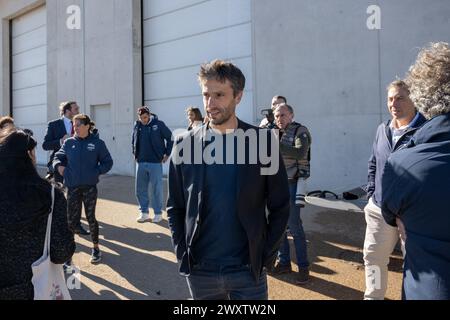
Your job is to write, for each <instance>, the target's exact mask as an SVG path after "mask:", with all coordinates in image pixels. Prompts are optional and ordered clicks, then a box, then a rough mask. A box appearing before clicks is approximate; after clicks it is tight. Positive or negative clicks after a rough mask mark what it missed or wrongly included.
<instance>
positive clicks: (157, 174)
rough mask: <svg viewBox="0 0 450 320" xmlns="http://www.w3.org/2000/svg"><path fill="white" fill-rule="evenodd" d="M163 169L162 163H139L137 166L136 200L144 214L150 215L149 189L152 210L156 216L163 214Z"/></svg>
mask: <svg viewBox="0 0 450 320" xmlns="http://www.w3.org/2000/svg"><path fill="white" fill-rule="evenodd" d="M162 179H163V169H162V163H148V162H142V163H138V164H137V166H136V198H137V200H138V202H139V210H140V211H141V213H142V214H148V213H149V202H150V200H149V197H148V187H149V185H150V194H151V200H152V208H153V211H154V212H155V214H161V213H162V205H163V180H162Z"/></svg>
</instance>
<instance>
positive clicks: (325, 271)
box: [71, 176, 402, 300]
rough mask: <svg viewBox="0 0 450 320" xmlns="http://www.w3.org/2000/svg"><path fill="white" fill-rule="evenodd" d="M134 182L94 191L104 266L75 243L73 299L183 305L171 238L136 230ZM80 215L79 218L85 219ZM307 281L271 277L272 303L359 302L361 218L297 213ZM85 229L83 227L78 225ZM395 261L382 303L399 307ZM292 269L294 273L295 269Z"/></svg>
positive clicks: (106, 183) (155, 227) (86, 245)
mask: <svg viewBox="0 0 450 320" xmlns="http://www.w3.org/2000/svg"><path fill="white" fill-rule="evenodd" d="M137 214H138V210H137V205H136V200H135V197H134V179H133V178H131V177H119V176H106V177H104V178H102V179H101V182H100V184H99V201H98V205H97V217H98V220H99V222H100V227H101V230H100V244H101V249H102V250H103V261H102V264H100V265H97V266H94V265H91V264H90V263H89V255H90V250H91V243H90V239H89V238H86V237H79V236H76V242H77V250H76V254H75V256H74V263H75V265H77V266H78V267H79V268H80V270H81V275H82V276H81V280H82V288H81V290H73V291H71V293H72V296H73V299H78V300H99V299H103V300H104V299H108V300H110V299H121V300H122V299H123V300H126V299H133V300H135V299H165V300H166V299H169V300H172V299H181V300H184V299H188V298H189V297H190V296H189V291H188V288H187V285H186V281H185V279H184V278H182V277H180V276H178V273H177V268H178V267H177V264H176V259H175V255H174V254H173V251H172V245H171V241H170V232H169V230H168V227H167V220H166V215H165V214H164V218H165V220H164V221H163V222H162V223H160V224H152V223H146V224H144V225H141V224H137V223H136V222H135V219H136V217H137ZM83 215H84V214H83ZM302 217H303V219H304V227H305V230H306V234H307V238H308V240H309V243H308V251H309V257H310V260H311V262H312V267H311V270H312V273H311V275H312V281H311V282H310V283H309V284H307V285H305V286H303V287H300V286H296V285H294V284H293V279H292V276H291V275H284V276H280V277H277V278H273V277H269V296H270V299H274V300H303V299H304V300H324V299H338V300H360V299H362V297H363V290H364V268H363V262H362V249H361V248H362V244H363V239H364V230H365V229H364V228H365V221H364V215H363V214H362V213H360V212H345V211H333V210H329V209H324V208H320V207H314V206H309V205H308V206H307V207H306V208H305V209H303V211H302ZM83 221H84V223H85V224H86V222H85V220H83ZM401 264H402V261H401V257H400V254H399V253H398V252H397V253H396V254H395V255H393V256H392V257H391V264H390V274H389V277H390V279H389V288H388V292H387V298H388V299H400V291H401ZM293 267H294V268H296V266H295V264H293Z"/></svg>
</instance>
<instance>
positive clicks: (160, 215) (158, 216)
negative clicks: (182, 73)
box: [152, 214, 163, 223]
mask: <svg viewBox="0 0 450 320" xmlns="http://www.w3.org/2000/svg"><path fill="white" fill-rule="evenodd" d="M162 219H163V218H162V214H156V215H155V217H154V218H153V221H152V222H153V223H159V222H161V221H162Z"/></svg>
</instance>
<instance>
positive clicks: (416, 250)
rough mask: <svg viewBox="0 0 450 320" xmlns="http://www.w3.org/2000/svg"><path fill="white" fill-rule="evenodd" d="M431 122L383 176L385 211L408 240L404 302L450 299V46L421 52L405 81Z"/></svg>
mask: <svg viewBox="0 0 450 320" xmlns="http://www.w3.org/2000/svg"><path fill="white" fill-rule="evenodd" d="M406 82H407V83H408V85H409V86H410V90H411V98H412V100H413V101H414V103H415V105H416V107H417V108H418V110H419V111H420V112H421V113H422V114H423V115H424V116H425V117H426V118H427V119H429V121H428V122H427V123H425V124H424V125H423V126H422V128H421V129H419V130H418V131H417V132H416V134H415V135H414V137H413V138H412V139H411V141H410V143H409V144H408V146H407V147H406V148H405V149H404V150H400V151H398V152H396V153H394V154H392V156H391V157H390V159H389V161H388V163H387V166H386V169H385V173H384V176H383V197H382V212H383V217H384V219H385V220H386V222H387V223H388V224H390V225H392V226H398V227H399V229H400V233H401V237H402V238H403V240H405V241H406V256H405V266H404V275H403V295H402V296H403V299H406V300H411V299H414V300H415V299H420V300H449V299H450V210H449V207H448V202H447V201H448V199H449V198H450V182H449V177H450V46H449V44H448V43H443V42H439V43H432V44H430V45H429V46H428V47H426V48H424V49H422V51H421V52H420V53H419V56H418V58H417V61H416V63H415V64H414V65H413V66H412V67H411V69H410V70H409V73H408V75H407V78H406Z"/></svg>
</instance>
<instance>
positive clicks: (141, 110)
mask: <svg viewBox="0 0 450 320" xmlns="http://www.w3.org/2000/svg"><path fill="white" fill-rule="evenodd" d="M137 113H138V115H139V116H142V115H143V114H148V115H150V108H149V107H147V106H142V107H140V108H139V109H138V112H137Z"/></svg>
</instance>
